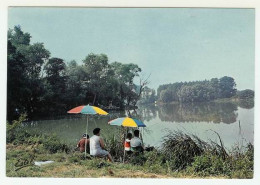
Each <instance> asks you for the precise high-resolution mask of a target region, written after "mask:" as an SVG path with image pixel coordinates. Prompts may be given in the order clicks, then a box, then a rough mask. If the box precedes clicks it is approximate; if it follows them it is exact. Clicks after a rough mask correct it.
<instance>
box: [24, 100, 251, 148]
mask: <svg viewBox="0 0 260 185" xmlns="http://www.w3.org/2000/svg"><path fill="white" fill-rule="evenodd" d="M109 113H110V114H109V115H108V116H89V126H88V130H89V133H90V136H92V130H93V129H94V128H96V127H100V128H101V129H102V133H101V134H102V136H103V137H104V138H108V137H111V136H113V135H117V134H119V131H120V127H118V126H110V125H108V124H107V122H108V121H109V120H111V119H114V118H117V117H122V116H125V115H126V113H125V112H122V111H121V112H113V111H112V112H109ZM131 115H132V117H135V118H138V119H140V120H142V121H143V122H144V123H145V124H146V126H147V127H146V128H143V130H141V132H142V135H143V140H144V143H145V145H150V146H156V147H160V146H161V143H162V139H163V137H164V136H165V135H167V134H168V133H169V132H170V131H178V130H179V131H183V132H185V133H189V134H195V135H197V136H198V137H199V138H201V139H203V140H206V141H208V140H212V141H216V142H219V141H218V137H217V135H216V134H215V133H214V131H216V132H217V133H219V135H220V137H221V138H222V140H223V142H224V145H225V147H226V148H232V146H234V145H235V144H240V145H241V144H243V143H247V142H251V143H253V141H254V108H253V105H248V104H234V103H230V102H228V103H213V102H211V103H196V104H193V105H179V104H176V105H163V106H146V107H139V109H138V110H136V111H131ZM86 123H87V116H86V115H80V114H79V115H66V116H63V117H59V118H58V117H56V118H54V119H52V120H39V121H31V122H27V123H25V124H24V125H25V127H27V128H28V129H32V130H37V131H39V132H42V133H54V134H56V135H57V136H58V137H59V138H61V139H62V140H64V141H65V142H66V143H67V144H69V145H72V146H73V145H74V146H75V145H76V143H77V141H78V140H79V139H80V138H81V135H82V134H83V133H84V132H85V130H86Z"/></svg>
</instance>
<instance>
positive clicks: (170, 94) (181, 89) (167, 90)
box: [157, 76, 247, 103]
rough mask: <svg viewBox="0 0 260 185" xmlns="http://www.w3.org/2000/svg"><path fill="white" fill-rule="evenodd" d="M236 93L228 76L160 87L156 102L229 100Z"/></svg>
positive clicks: (234, 84) (233, 82)
mask: <svg viewBox="0 0 260 185" xmlns="http://www.w3.org/2000/svg"><path fill="white" fill-rule="evenodd" d="M236 93H237V89H236V83H235V80H234V79H233V78H232V77H228V76H224V77H222V78H220V79H218V78H212V79H211V80H204V81H193V82H178V83H173V84H166V85H160V86H159V88H158V89H157V95H158V100H159V101H161V102H164V103H167V102H173V101H175V102H184V103H185V102H205V101H211V100H216V99H220V98H231V97H233V96H235V95H236ZM241 93H242V92H241ZM242 94H243V93H242ZM245 94H247V92H246V93H245Z"/></svg>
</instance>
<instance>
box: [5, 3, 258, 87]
mask: <svg viewBox="0 0 260 185" xmlns="http://www.w3.org/2000/svg"><path fill="white" fill-rule="evenodd" d="M8 16H9V18H8V27H9V28H13V27H14V25H20V26H21V27H22V30H23V31H24V32H29V33H30V34H31V36H32V39H31V43H35V42H43V43H44V45H45V48H46V49H48V50H49V51H50V52H51V57H59V58H62V59H64V60H65V61H66V62H69V61H71V60H73V59H74V60H76V61H77V62H78V63H79V64H81V63H82V60H83V59H84V58H85V57H86V56H87V55H88V54H89V53H96V54H100V53H104V54H107V56H108V58H109V62H114V61H118V62H122V63H136V64H138V65H139V67H141V68H142V70H143V72H144V73H145V74H146V75H148V74H150V73H151V77H150V81H151V82H150V84H149V86H150V87H152V88H155V89H157V87H158V86H159V85H160V84H166V83H174V82H180V81H183V82H184V81H195V80H204V79H211V78H214V77H217V78H220V77H223V76H231V77H233V78H234V79H235V81H236V83H237V88H238V89H239V90H242V89H248V88H249V89H254V58H255V57H254V55H255V52H254V50H255V31H254V30H255V26H254V22H255V11H254V9H217V8H215V9H213V8H209V9H205V8H21V7H19V8H9V14H8Z"/></svg>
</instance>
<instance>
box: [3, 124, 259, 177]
mask: <svg viewBox="0 0 260 185" xmlns="http://www.w3.org/2000/svg"><path fill="white" fill-rule="evenodd" d="M21 120H22V119H20V120H19V121H18V122H16V123H13V126H10V125H9V126H8V132H7V146H6V175H7V176H8V177H112V178H126V177H127V178H252V177H253V158H254V157H253V153H254V152H253V151H254V147H253V145H251V144H250V143H248V144H247V145H244V146H236V148H234V149H233V150H232V151H226V150H225V148H224V147H223V146H222V144H217V143H207V142H204V141H202V140H200V139H199V138H197V137H195V136H189V135H187V134H184V133H179V132H178V133H169V135H168V136H167V137H165V138H164V142H163V146H162V149H160V150H159V149H154V150H153V151H150V152H144V154H143V155H139V156H132V157H131V158H129V159H128V160H126V161H127V163H125V164H123V163H122V162H121V161H122V156H123V152H122V146H121V145H122V144H121V142H120V139H110V140H106V141H105V143H106V147H107V149H108V151H109V152H110V153H111V154H112V156H113V158H114V160H115V163H110V162H107V161H106V160H104V159H96V158H92V157H90V156H88V157H87V159H85V157H84V154H82V153H80V152H79V151H76V150H75V149H73V148H70V147H68V146H67V145H66V144H64V143H63V142H61V141H60V140H59V139H58V138H57V137H56V136H53V135H43V134H40V133H35V132H34V133H33V132H29V131H28V130H25V129H24V128H22V127H19V122H20V121H21ZM220 143H221V138H220ZM36 161H54V162H53V163H50V164H46V165H42V166H36V165H35V164H34V163H35V162H36Z"/></svg>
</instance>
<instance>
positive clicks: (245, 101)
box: [237, 98, 254, 109]
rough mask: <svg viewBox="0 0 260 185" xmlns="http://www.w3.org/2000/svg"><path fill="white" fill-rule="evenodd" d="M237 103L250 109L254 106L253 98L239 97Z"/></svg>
mask: <svg viewBox="0 0 260 185" xmlns="http://www.w3.org/2000/svg"><path fill="white" fill-rule="evenodd" d="M237 104H238V106H239V107H241V108H243V109H252V108H253V107H254V99H252V98H250V99H241V100H239V101H238V102H237Z"/></svg>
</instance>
